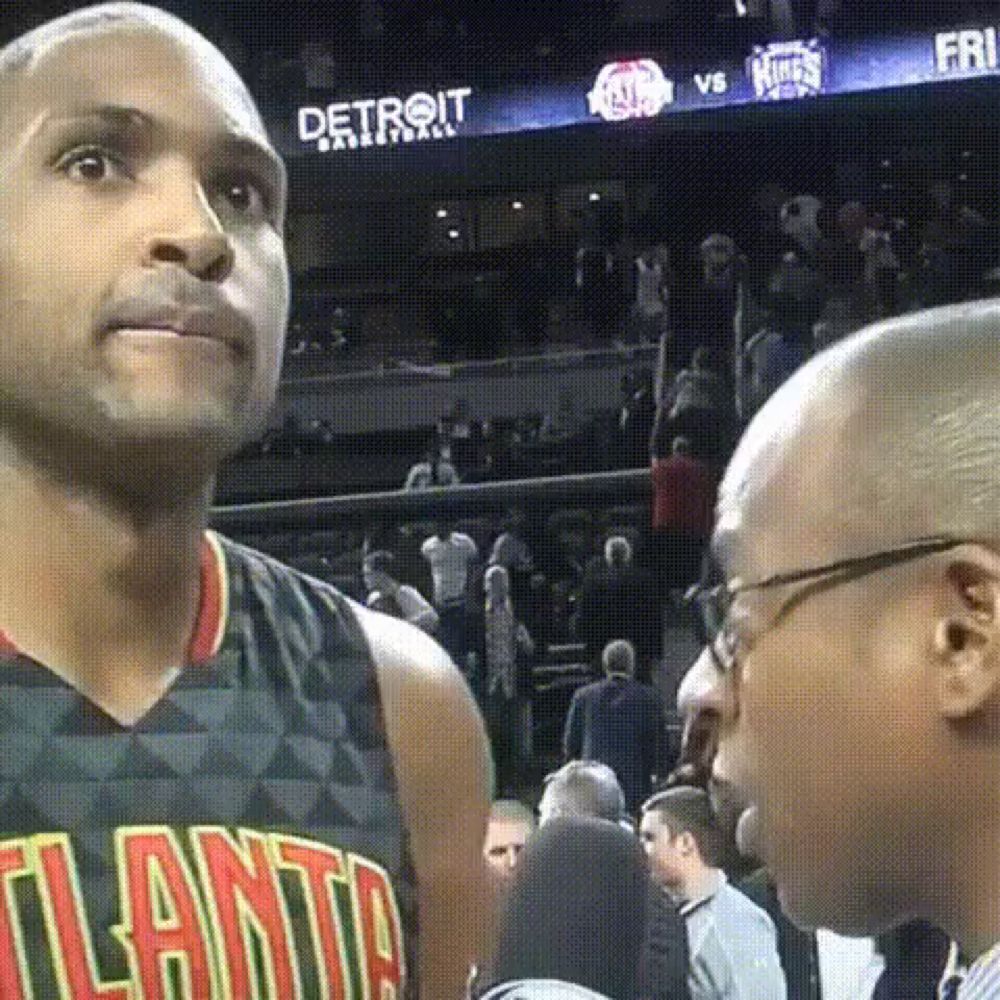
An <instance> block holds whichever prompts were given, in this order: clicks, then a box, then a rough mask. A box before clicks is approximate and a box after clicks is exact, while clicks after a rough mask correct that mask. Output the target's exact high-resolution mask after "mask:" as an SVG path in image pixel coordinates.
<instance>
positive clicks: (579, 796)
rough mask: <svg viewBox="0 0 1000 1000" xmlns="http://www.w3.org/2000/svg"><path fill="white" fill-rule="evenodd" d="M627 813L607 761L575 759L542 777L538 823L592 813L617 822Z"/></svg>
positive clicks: (613, 773) (597, 816) (593, 815)
mask: <svg viewBox="0 0 1000 1000" xmlns="http://www.w3.org/2000/svg"><path fill="white" fill-rule="evenodd" d="M625 815H626V813H625V796H624V795H623V794H622V789H621V786H620V785H619V784H618V779H617V778H616V777H615V772H614V771H612V770H611V768H610V767H608V765H607V764H601V763H600V762H599V761H594V760H572V761H570V762H569V763H568V764H564V765H563V766H562V767H561V768H559V770H558V771H553V772H552V773H551V774H547V775H546V776H545V777H544V778H543V779H542V797H541V800H540V801H539V803H538V825H539V826H544V825H545V824H546V823H548V822H549V821H550V820H553V819H556V818H557V817H559V816H590V817H592V818H593V819H605V820H608V821H609V822H611V823H618V822H619V821H620V820H621V819H622V817H624V816H625Z"/></svg>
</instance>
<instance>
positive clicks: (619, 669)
mask: <svg viewBox="0 0 1000 1000" xmlns="http://www.w3.org/2000/svg"><path fill="white" fill-rule="evenodd" d="M601 663H602V664H603V665H604V669H605V670H606V671H607V672H608V673H609V674H611V673H614V674H628V675H629V677H631V676H633V675H634V674H635V646H633V645H632V643H630V642H629V641H628V639H612V640H611V642H609V643H608V644H607V645H606V646H605V647H604V652H602V653H601Z"/></svg>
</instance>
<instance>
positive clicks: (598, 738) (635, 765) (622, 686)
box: [562, 639, 666, 815]
mask: <svg viewBox="0 0 1000 1000" xmlns="http://www.w3.org/2000/svg"><path fill="white" fill-rule="evenodd" d="M602 659H603V664H604V673H605V676H604V679H603V680H599V681H595V682H594V683H593V684H588V685H586V686H585V687H582V688H577V690H576V691H575V692H574V693H573V699H572V701H571V702H570V706H569V712H568V714H567V716H566V723H565V726H564V728H563V741H562V742H563V757H564V759H566V760H596V761H600V762H601V763H603V764H607V765H608V767H610V768H611V769H612V770H613V771H614V772H615V777H616V778H617V779H618V783H619V785H621V788H622V793H623V794H624V796H625V808H626V811H627V812H629V813H631V814H633V815H634V814H635V813H636V812H637V810H638V808H639V806H640V805H641V804H642V802H643V801H644V800H645V799H646V798H647V796H648V795H649V793H650V790H651V789H652V787H653V782H654V781H655V780H656V777H657V775H658V774H661V773H664V768H663V757H664V743H665V736H666V733H665V728H664V705H663V699H662V698H661V697H660V693H659V691H657V690H656V688H654V687H652V686H650V685H647V684H640V683H639V681H637V680H636V679H635V666H636V663H635V649H634V647H633V646H632V644H631V643H630V642H628V641H627V640H624V639H617V640H615V641H614V642H610V643H608V645H607V646H606V647H605V649H604V653H603V657H602Z"/></svg>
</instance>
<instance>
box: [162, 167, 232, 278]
mask: <svg viewBox="0 0 1000 1000" xmlns="http://www.w3.org/2000/svg"><path fill="white" fill-rule="evenodd" d="M158 194H159V197H160V204H161V209H160V211H161V212H162V215H159V216H158V220H159V224H158V225H155V226H154V227H153V228H152V229H151V231H150V233H149V234H148V235H147V236H146V238H145V246H144V248H143V258H144V259H143V262H144V263H145V265H146V266H147V267H158V266H162V265H165V264H169V265H174V266H179V267H183V268H184V269H185V270H186V271H188V272H189V273H190V274H192V275H193V276H194V277H196V278H199V279H200V280H202V281H211V282H215V283H221V282H223V281H225V280H226V278H228V277H229V275H230V274H231V273H232V270H233V266H234V265H235V262H236V250H235V247H234V246H233V242H232V240H231V238H230V236H229V234H228V233H227V231H226V229H225V227H224V226H223V224H222V222H221V221H220V219H219V217H218V215H217V214H216V212H215V209H214V208H213V207H212V204H211V202H210V200H209V197H208V195H207V193H206V191H205V189H204V187H203V186H202V183H201V178H200V177H199V176H198V175H197V172H196V171H194V170H192V168H191V167H190V166H189V165H188V164H187V163H183V164H182V163H180V162H176V163H171V164H170V165H169V168H168V167H166V166H165V167H164V170H163V173H162V176H161V178H160V184H159V189H158Z"/></svg>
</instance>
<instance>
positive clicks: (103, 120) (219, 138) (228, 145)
mask: <svg viewBox="0 0 1000 1000" xmlns="http://www.w3.org/2000/svg"><path fill="white" fill-rule="evenodd" d="M87 122H94V123H95V124H99V125H101V126H102V127H104V128H107V129H109V130H110V131H112V132H115V133H120V134H122V135H127V134H129V133H140V134H143V133H145V134H147V135H163V134H164V133H165V132H166V131H167V126H166V124H165V123H164V122H162V121H159V120H158V119H156V118H155V117H153V116H152V115H150V114H148V113H147V112H145V111H143V110H141V109H140V108H134V107H130V106H127V105H122V104H101V105H95V106H86V107H74V108H70V109H69V110H68V111H67V112H66V113H65V114H60V115H53V116H51V117H49V118H46V120H45V121H44V122H43V123H42V125H43V127H46V128H48V127H59V126H72V125H75V124H79V123H87ZM208 145H209V147H211V148H214V149H216V150H217V152H218V153H219V154H221V158H222V159H225V160H227V161H230V162H233V163H246V162H249V163H251V164H252V165H253V166H254V167H255V169H257V170H258V171H260V172H261V173H263V174H264V176H265V177H266V179H267V180H268V181H269V182H270V183H271V184H272V185H273V186H274V189H275V191H277V192H282V191H284V189H285V186H286V171H285V164H284V162H283V161H282V159H281V157H279V156H278V155H277V154H276V153H274V151H273V150H271V149H270V148H269V147H268V146H266V145H264V144H263V143H261V142H260V141H259V140H257V139H256V138H254V137H252V136H251V135H249V134H248V133H246V132H243V131H239V130H235V129H234V130H228V129H227V130H223V131H221V132H219V133H215V134H212V135H210V136H208Z"/></svg>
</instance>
